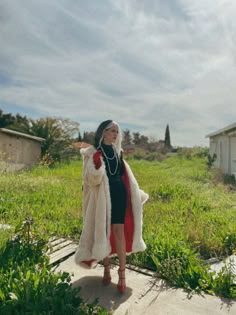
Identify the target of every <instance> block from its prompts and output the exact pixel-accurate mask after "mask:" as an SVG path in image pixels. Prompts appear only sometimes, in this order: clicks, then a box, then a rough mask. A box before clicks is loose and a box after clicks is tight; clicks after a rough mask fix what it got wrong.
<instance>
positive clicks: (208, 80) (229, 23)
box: [0, 0, 236, 146]
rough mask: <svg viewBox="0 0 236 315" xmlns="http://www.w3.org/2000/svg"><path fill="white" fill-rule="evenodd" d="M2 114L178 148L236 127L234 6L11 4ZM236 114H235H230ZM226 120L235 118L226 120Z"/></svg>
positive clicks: (0, 34) (2, 63)
mask: <svg viewBox="0 0 236 315" xmlns="http://www.w3.org/2000/svg"><path fill="white" fill-rule="evenodd" d="M0 12H1V13H0V29H1V31H0V42H1V47H2V48H1V50H0V74H1V75H0V104H3V105H2V106H1V107H4V109H5V110H6V111H14V110H16V108H17V111H18V112H19V109H21V110H22V113H23V114H27V115H28V116H31V113H32V114H34V116H35V115H38V117H42V116H46V115H53V116H64V117H68V118H71V119H74V120H78V121H79V122H80V123H81V128H82V129H83V130H91V129H95V128H96V126H97V124H98V123H99V122H100V121H101V120H103V119H104V120H105V119H107V118H114V119H115V120H117V121H118V122H120V123H121V124H122V126H127V127H129V126H134V127H133V131H141V132H143V133H146V134H148V135H154V136H156V137H158V138H163V136H164V131H165V127H166V124H167V123H168V124H169V126H170V131H171V132H172V134H171V138H172V143H173V144H174V145H189V146H191V145H206V144H207V143H208V141H207V140H206V139H205V135H206V134H208V133H209V132H212V131H215V130H216V129H219V128H221V127H224V126H225V125H228V124H230V123H232V122H235V120H236V106H235V104H234V102H235V99H236V92H235V91H236V89H235V86H234V85H235V84H234V82H235V79H236V74H235V73H236V72H235V65H236V62H235V61H236V42H235V40H236V37H235V36H236V35H235V34H236V32H235V26H236V25H235V18H234V17H235V13H236V4H235V3H234V1H230V0H228V1H226V0H215V1H213V0H204V1H203V0H200V1H199V0H191V1H190V0H175V1H172V0H168V1H167V0H166V1H161V0H155V1H154V0H147V1H145V2H144V1H143V2H141V1H134V0H133V1H132V0H122V1H115V0H110V1H109V0H104V1H102V2H99V5H98V2H96V1H91V0H88V1H82V0H81V1H74V0H57V1H56V0H51V1H50V2H48V1H46V0H41V1H40V2H39V1H36V0H32V1H27V0H21V1H20V2H19V1H16V0H11V1H9V0H8V1H7V0H3V1H2V3H1V5H0ZM226 108H227V110H225V109H226ZM225 112H226V113H225Z"/></svg>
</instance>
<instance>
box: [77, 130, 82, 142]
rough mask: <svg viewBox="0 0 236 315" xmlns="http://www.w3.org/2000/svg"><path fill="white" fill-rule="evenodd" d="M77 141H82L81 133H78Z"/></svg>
mask: <svg viewBox="0 0 236 315" xmlns="http://www.w3.org/2000/svg"><path fill="white" fill-rule="evenodd" d="M77 140H78V141H79V142H81V141H82V137H81V133H80V132H79V134H78V138H77Z"/></svg>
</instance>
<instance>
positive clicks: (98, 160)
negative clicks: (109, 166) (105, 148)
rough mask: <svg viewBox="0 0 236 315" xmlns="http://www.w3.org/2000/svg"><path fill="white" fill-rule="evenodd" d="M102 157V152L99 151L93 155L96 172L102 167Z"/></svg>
mask: <svg viewBox="0 0 236 315" xmlns="http://www.w3.org/2000/svg"><path fill="white" fill-rule="evenodd" d="M101 156H102V151H101V150H97V151H96V152H95V153H94V155H93V163H94V165H95V168H96V170H98V169H99V168H100V167H101V165H102V162H101Z"/></svg>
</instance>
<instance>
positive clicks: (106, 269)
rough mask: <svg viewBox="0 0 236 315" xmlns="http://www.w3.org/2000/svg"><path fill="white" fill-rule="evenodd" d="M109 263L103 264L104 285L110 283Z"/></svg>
mask: <svg viewBox="0 0 236 315" xmlns="http://www.w3.org/2000/svg"><path fill="white" fill-rule="evenodd" d="M110 268H111V266H110V264H107V265H104V275H103V279H102V283H103V284H104V285H108V284H110V283H111V275H110Z"/></svg>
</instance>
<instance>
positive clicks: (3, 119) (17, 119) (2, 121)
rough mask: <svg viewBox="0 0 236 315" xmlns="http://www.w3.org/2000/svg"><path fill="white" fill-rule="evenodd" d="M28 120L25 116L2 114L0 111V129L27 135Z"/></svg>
mask: <svg viewBox="0 0 236 315" xmlns="http://www.w3.org/2000/svg"><path fill="white" fill-rule="evenodd" d="M29 124H30V120H29V119H28V118H27V117H26V116H21V115H20V114H16V116H14V115H12V114H11V113H7V114H4V113H3V111H2V110H1V109H0V128H7V129H11V130H15V131H19V132H23V133H29Z"/></svg>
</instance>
